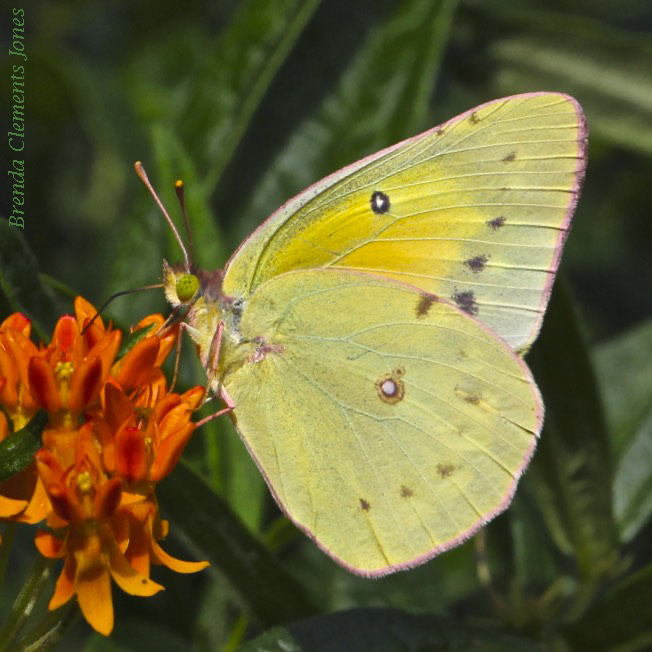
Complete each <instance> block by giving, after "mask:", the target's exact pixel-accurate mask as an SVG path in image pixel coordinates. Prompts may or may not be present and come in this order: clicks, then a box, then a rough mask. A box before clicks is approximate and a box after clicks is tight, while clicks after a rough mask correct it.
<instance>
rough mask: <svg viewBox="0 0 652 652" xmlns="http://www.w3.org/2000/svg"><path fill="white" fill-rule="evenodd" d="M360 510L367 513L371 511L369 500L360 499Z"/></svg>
mask: <svg viewBox="0 0 652 652" xmlns="http://www.w3.org/2000/svg"><path fill="white" fill-rule="evenodd" d="M360 509H362V510H363V511H365V512H368V511H369V510H370V509H371V504H370V503H369V501H368V500H365V499H364V498H360Z"/></svg>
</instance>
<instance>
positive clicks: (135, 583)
mask: <svg viewBox="0 0 652 652" xmlns="http://www.w3.org/2000/svg"><path fill="white" fill-rule="evenodd" d="M108 547H109V558H110V561H111V576H112V577H113V579H114V581H115V583H116V584H117V585H118V586H119V587H120V588H121V589H122V590H123V591H125V593H129V594H130V595H140V596H143V597H149V596H151V595H154V594H155V593H158V592H159V591H162V590H163V588H164V587H162V586H161V585H160V584H157V583H156V582H154V581H152V580H150V579H149V578H148V577H145V575H141V574H140V573H137V572H136V571H135V570H134V569H133V568H132V567H131V566H130V565H129V562H128V561H127V558H126V557H125V556H124V554H123V553H122V552H120V549H119V548H118V546H117V545H116V543H115V541H113V542H112V543H110V544H109V545H108Z"/></svg>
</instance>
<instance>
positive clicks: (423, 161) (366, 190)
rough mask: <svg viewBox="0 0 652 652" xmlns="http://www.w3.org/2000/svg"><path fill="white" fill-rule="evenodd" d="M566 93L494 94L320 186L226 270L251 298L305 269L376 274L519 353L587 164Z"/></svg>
mask: <svg viewBox="0 0 652 652" xmlns="http://www.w3.org/2000/svg"><path fill="white" fill-rule="evenodd" d="M585 135H586V129H585V125H584V120H583V117H582V113H581V110H580V109H579V106H578V105H577V103H576V102H575V101H574V100H573V99H572V98H569V97H568V96H565V95H560V94H556V93H540V94H531V95H523V96H514V97H510V98H506V99H502V100H496V101H494V102H490V103H488V104H485V105H483V106H481V107H478V108H477V109H475V110H474V111H471V112H468V113H466V114H464V115H462V116H459V117H458V118H455V119H453V120H451V121H450V122H448V123H446V124H444V125H442V126H441V127H438V128H435V129H432V130H430V131H428V132H426V133H424V134H421V135H420V136H416V137H415V138H412V139H410V140H408V141H405V142H403V143H400V144H398V145H395V146H394V147H392V148H389V149H388V150H385V151H384V152H379V153H378V154H375V155H373V156H371V157H369V158H368V159H365V160H363V161H359V162H358V163H356V164H353V165H352V166H349V168H345V169H344V170H341V171H339V172H338V173H336V174H335V175H332V176H331V177H328V178H327V179H325V180H323V181H322V182H320V183H318V184H316V185H315V186H312V187H311V188H309V189H308V190H306V191H305V192H304V193H302V194H301V195H299V196H298V197H296V198H294V199H293V200H291V201H290V202H288V204H287V205H286V206H285V207H283V208H281V209H280V210H279V211H277V213H275V214H274V215H273V216H272V217H271V218H270V219H269V220H268V221H267V222H266V223H265V224H264V225H262V227H261V228H260V229H259V230H258V231H256V232H255V233H254V235H253V236H252V237H251V238H250V239H249V240H247V241H246V242H245V243H244V244H243V246H242V247H241V249H240V250H239V251H238V252H237V253H236V255H235V256H234V258H233V259H232V261H231V262H230V264H229V266H228V267H227V271H226V276H225V280H224V289H225V292H226V293H227V294H232V295H234V296H243V295H245V296H246V295H247V294H248V293H250V292H252V291H253V290H255V288H256V287H257V286H259V285H260V284H261V283H264V282H265V281H266V280H268V279H270V278H272V277H274V276H276V275H278V274H281V273H283V272H286V271H290V270H294V269H309V268H324V267H331V268H340V269H349V270H356V271H364V272H371V273H374V274H379V275H382V276H385V277H390V278H394V279H397V280H400V281H403V282H406V283H409V284H412V285H414V286H416V287H418V288H420V289H422V290H425V291H428V292H432V293H435V294H438V295H441V296H443V297H447V298H448V299H450V300H451V301H452V302H454V303H456V304H457V305H458V306H459V307H460V308H461V309H462V310H464V311H466V312H467V313H468V314H470V315H472V316H474V317H476V318H477V319H479V320H480V321H482V322H483V323H484V324H486V325H487V326H489V328H490V329H491V330H493V331H494V332H495V333H496V334H498V335H499V336H501V337H502V338H504V339H505V340H506V341H507V342H508V343H509V344H510V345H511V346H512V348H514V349H524V348H526V347H527V346H528V344H529V343H530V342H531V341H532V339H534V337H535V336H536V333H537V331H538V328H539V325H540V321H541V317H542V314H543V312H544V310H545V306H546V303H547V298H548V295H549V292H550V288H551V284H552V281H553V279H554V274H555V271H556V268H557V264H558V260H559V254H560V250H561V247H562V245H563V241H564V238H565V234H566V231H567V229H568V224H569V220H570V216H571V214H572V211H573V209H574V206H575V203H576V198H577V193H578V188H579V184H580V182H581V178H582V176H583V171H584V146H585V145H584V142H585Z"/></svg>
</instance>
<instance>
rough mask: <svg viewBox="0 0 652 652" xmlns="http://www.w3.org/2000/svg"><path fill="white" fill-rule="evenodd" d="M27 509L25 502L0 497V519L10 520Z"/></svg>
mask: <svg viewBox="0 0 652 652" xmlns="http://www.w3.org/2000/svg"><path fill="white" fill-rule="evenodd" d="M25 507H27V501H26V500H14V499H13V498H5V497H4V496H0V518H11V517H12V516H16V514H20V512H22V511H23V510H24V509H25Z"/></svg>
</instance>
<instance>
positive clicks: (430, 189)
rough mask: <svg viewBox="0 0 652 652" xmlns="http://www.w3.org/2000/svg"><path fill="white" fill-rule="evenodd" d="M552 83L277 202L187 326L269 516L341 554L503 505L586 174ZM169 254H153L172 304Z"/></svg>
mask: <svg viewBox="0 0 652 652" xmlns="http://www.w3.org/2000/svg"><path fill="white" fill-rule="evenodd" d="M585 136H586V129H585V126H584V121H583V117H582V114H581V110H580V109H579V107H578V105H577V103H576V102H575V101H574V100H572V98H569V97H568V96H564V95H560V94H554V93H541V94H530V95H524V96H514V97H512V98H506V99H503V100H497V101H495V102H491V103H488V104H486V105H483V106H482V107H478V108H477V109H475V110H473V111H471V112H468V113H466V114H463V115H462V116H459V117H458V118H455V119H453V120H451V121H449V122H448V123H445V124H444V125H442V126H441V127H438V128H435V129H431V130H430V131H428V132H425V133H424V134H421V135H419V136H416V137H415V138H412V139H410V140H407V141H404V142H403V143H399V144H397V145H394V146H393V147H390V148H388V149H386V150H383V151H382V152H379V153H377V154H374V155H372V156H370V157H368V158H367V159H363V160H362V161H358V162H357V163H354V164H353V165H351V166H348V167H347V168H344V169H343V170H340V171H339V172H336V173H335V174H333V175H331V176H330V177H327V178H326V179H324V180H323V181H321V182H319V183H317V184H315V185H314V186H312V187H310V188H309V189H307V190H306V191H304V192H303V193H301V194H300V195H298V196H297V197H296V198H294V199H292V200H290V201H289V202H288V203H287V204H285V205H284V206H283V207H281V208H280V209H279V210H278V211H277V212H276V213H274V214H273V215H272V217H270V218H269V220H267V222H265V223H264V224H263V225H261V227H259V229H257V230H256V231H255V232H254V233H253V234H252V236H250V238H248V239H247V240H246V241H245V242H244V243H243V245H241V247H240V248H239V249H238V250H237V251H236V253H235V254H234V256H233V257H232V258H231V259H230V261H229V262H228V263H227V265H226V267H225V269H224V271H223V272H213V273H205V272H198V273H197V275H198V278H199V290H198V292H197V294H196V296H195V297H193V299H192V300H191V301H190V302H189V313H188V322H189V326H190V332H191V335H192V336H193V338H194V339H195V342H196V343H197V345H198V348H199V353H200V357H201V360H202V363H203V364H204V366H205V367H206V368H207V372H208V376H209V381H210V383H211V389H212V390H213V391H215V392H218V391H219V392H221V393H222V396H223V397H224V398H225V399H227V401H228V402H229V403H230V404H231V405H233V406H234V409H233V413H232V415H233V419H234V422H235V424H236V427H237V429H238V431H239V433H240V435H241V436H242V439H243V441H244V442H245V445H246V446H247V448H248V449H249V451H250V452H251V454H252V456H253V458H254V459H255V461H256V463H257V464H258V466H259V468H260V469H261V471H262V472H263V474H264V476H265V478H266V480H267V483H268V485H269V486H270V489H271V491H272V493H273V494H274V496H275V498H276V500H277V502H278V503H279V505H280V506H281V508H282V509H283V510H284V511H285V513H286V514H287V515H288V516H289V517H290V518H291V519H292V520H293V521H294V522H295V523H296V524H297V525H298V526H299V527H300V528H301V529H303V530H304V531H305V532H306V533H307V534H308V535H309V536H311V537H312V538H313V539H314V540H315V541H316V542H317V543H318V545H320V547H322V549H324V550H325V551H326V552H328V554H330V555H331V556H333V557H334V558H335V559H336V560H337V561H338V562H339V563H341V564H342V565H344V566H346V567H347V568H349V569H350V570H352V571H353V572H356V573H359V574H363V575H382V574H385V573H388V572H392V571H394V570H399V569H402V568H406V567H410V566H413V565H415V564H417V563H420V562H422V561H424V560H426V559H428V558H430V557H432V556H433V555H435V554H437V553H439V552H441V551H443V550H446V549H448V548H450V547H451V546H453V545H456V544H458V543H460V542H461V541H462V540H464V539H465V538H467V537H468V536H470V535H471V534H473V532H475V531H476V530H477V529H478V528H479V527H481V526H482V524H484V523H485V522H486V521H487V520H489V519H490V518H492V517H493V516H494V515H496V514H497V513H499V512H500V511H502V509H504V508H505V507H506V506H507V504H508V503H509V501H510V499H511V496H512V495H513V492H514V490H515V487H516V483H517V480H518V478H519V476H520V474H521V472H522V471H523V469H524V468H525V466H526V464H527V462H528V460H529V458H530V456H531V455H532V452H533V450H534V447H535V443H536V439H537V436H538V433H539V432H540V429H541V425H542V419H543V406H542V402H541V399H540V396H539V393H538V390H537V388H536V385H535V383H534V381H533V379H532V376H531V374H530V372H529V370H528V369H527V366H526V365H525V364H524V362H523V361H522V359H521V358H520V356H519V355H517V352H519V351H523V350H525V349H527V347H528V346H529V344H530V343H531V342H532V340H533V339H534V337H535V336H536V333H537V331H538V329H539V326H540V322H541V319H542V315H543V312H544V310H545V305H546V303H547V299H548V295H549V292H550V288H551V284H552V281H553V279H554V273H555V270H556V267H557V264H558V261H559V255H560V251H561V246H562V244H563V241H564V238H565V235H566V233H567V230H568V224H569V220H570V216H571V214H572V211H573V209H574V206H575V202H576V198H577V193H578V189H579V185H580V181H581V178H582V174H583V170H584V160H585V155H584V148H585ZM186 273H188V272H187V270H184V269H182V268H179V267H177V268H170V267H169V266H167V267H166V269H165V270H164V277H165V285H166V294H167V296H168V299H169V300H170V302H171V303H172V304H173V305H178V304H179V303H184V301H182V300H180V299H179V297H177V296H176V294H175V286H176V283H177V282H178V280H179V278H180V277H181V276H182V275H183V274H186Z"/></svg>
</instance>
